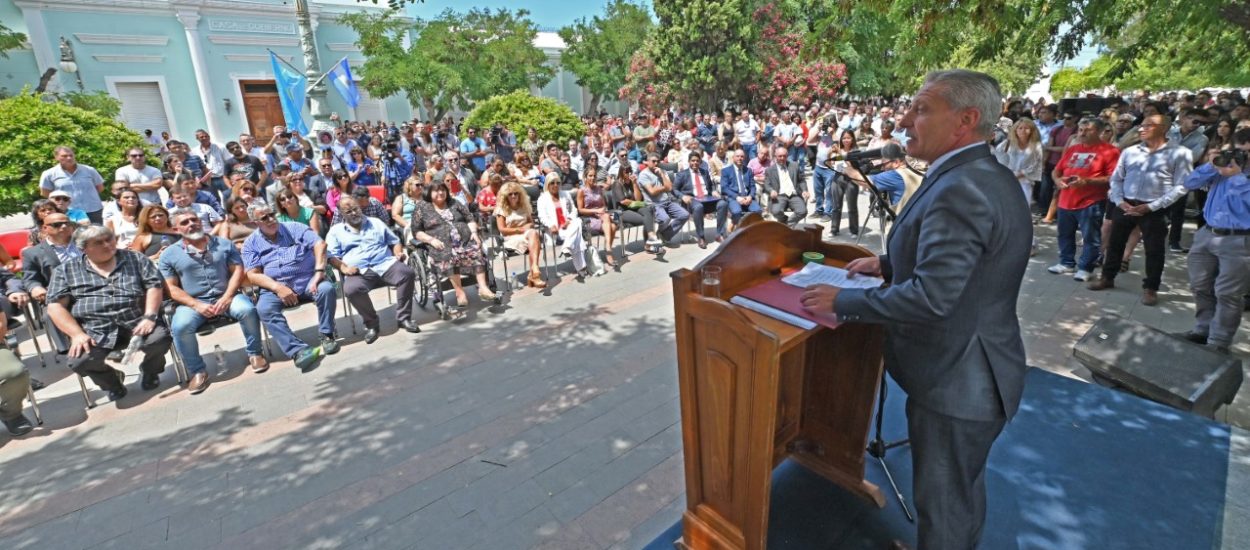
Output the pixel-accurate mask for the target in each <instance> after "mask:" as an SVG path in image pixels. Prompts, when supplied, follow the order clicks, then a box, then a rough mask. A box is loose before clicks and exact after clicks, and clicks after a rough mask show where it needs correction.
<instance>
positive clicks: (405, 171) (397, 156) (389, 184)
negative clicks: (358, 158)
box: [382, 138, 412, 199]
mask: <svg viewBox="0 0 1250 550" xmlns="http://www.w3.org/2000/svg"><path fill="white" fill-rule="evenodd" d="M405 153H407V154H405ZM411 154H412V153H408V152H407V151H404V150H403V149H401V148H400V147H399V140H398V139H395V138H391V139H387V140H386V144H385V146H384V148H383V153H382V176H383V179H384V180H385V181H386V196H387V198H388V199H390V198H394V197H396V196H398V195H399V194H401V193H403V187H404V180H406V179H408V176H411V175H412V161H411V160H409V157H410V156H411Z"/></svg>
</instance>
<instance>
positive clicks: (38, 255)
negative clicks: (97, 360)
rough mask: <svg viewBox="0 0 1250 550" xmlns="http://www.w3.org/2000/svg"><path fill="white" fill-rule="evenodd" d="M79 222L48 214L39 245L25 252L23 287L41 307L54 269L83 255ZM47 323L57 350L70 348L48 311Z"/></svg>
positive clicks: (41, 231) (44, 301)
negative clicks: (77, 234)
mask: <svg viewBox="0 0 1250 550" xmlns="http://www.w3.org/2000/svg"><path fill="white" fill-rule="evenodd" d="M76 225H77V224H74V223H70V221H69V217H68V216H66V215H65V214H48V215H47V216H44V218H43V227H41V228H40V235H41V236H42V237H43V238H42V239H40V240H39V244H37V245H35V246H32V247H29V248H27V249H25V250H23V251H22V289H23V290H25V291H26V293H27V294H29V295H30V298H31V299H32V300H34V302H35V304H36V305H37V310H42V308H43V306H45V305H47V304H46V298H47V296H48V285H49V284H50V283H51V281H52V271H53V270H55V269H56V267H57V266H59V265H61V263H63V262H66V261H69V260H72V259H74V258H77V257H79V256H81V255H82V251H81V250H79V249H78V247H77V246H75V245H74V242H73V237H74V229H75V226H76ZM43 316H44V321H45V323H44V326H46V327H48V336H49V337H50V338H51V339H52V345H53V346H54V347H55V348H56V350H57V351H58V352H64V351H66V350H68V349H69V342H68V341H67V340H66V339H65V336H64V335H63V334H61V331H59V330H57V329H56V327H55V326H53V325H52V323H51V322H50V321H49V320H48V319H47V313H46V311H45V312H44V314H43Z"/></svg>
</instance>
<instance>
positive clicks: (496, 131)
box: [490, 122, 503, 145]
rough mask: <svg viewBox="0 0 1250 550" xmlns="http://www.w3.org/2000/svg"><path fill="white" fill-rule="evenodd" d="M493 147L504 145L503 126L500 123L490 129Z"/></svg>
mask: <svg viewBox="0 0 1250 550" xmlns="http://www.w3.org/2000/svg"><path fill="white" fill-rule="evenodd" d="M490 143H491V145H499V144H501V143H503V125H502V124H499V123H498V122H496V123H495V125H494V126H492V127H491V128H490Z"/></svg>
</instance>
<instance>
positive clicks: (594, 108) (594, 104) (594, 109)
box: [585, 94, 603, 115]
mask: <svg viewBox="0 0 1250 550" xmlns="http://www.w3.org/2000/svg"><path fill="white" fill-rule="evenodd" d="M602 100H603V98H602V97H600V96H599V94H590V108H589V109H587V110H586V113H585V114H589V115H597V114H599V102H600V101H602Z"/></svg>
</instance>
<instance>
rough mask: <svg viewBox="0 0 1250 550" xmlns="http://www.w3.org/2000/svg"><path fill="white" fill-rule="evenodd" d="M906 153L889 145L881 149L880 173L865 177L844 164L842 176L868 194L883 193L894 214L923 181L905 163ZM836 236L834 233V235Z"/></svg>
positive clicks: (849, 165) (898, 147) (849, 164)
mask: <svg viewBox="0 0 1250 550" xmlns="http://www.w3.org/2000/svg"><path fill="white" fill-rule="evenodd" d="M906 158H907V153H906V152H904V151H903V147H902V146H900V145H898V144H896V143H891V144H887V145H886V146H885V147H882V148H881V160H882V161H883V162H882V164H881V171H880V172H878V173H876V174H872V175H869V176H865V175H864V174H863V173H861V172H860V171H859V170H857V169H856V168H855V167H854V166H852V165H851V163H849V162H848V163H846V167H845V168H843V173H842V175H843V176H844V177H845V178H847V179H848V180H850V181H851V182H852V183H854V184H855V185H858V186H860V187H862V188H864V190H866V191H868V192H869V193H884V194H886V195H887V196H888V197H889V203H890V208H892V209H893V210H894V211H895V212H896V213H897V212H899V211H900V210H902V208H903V207H904V206H906V205H907V199H909V198H911V194H912V193H914V192H915V191H916V188H917V187H920V182H921V180H922V179H923V178H922V177H921V176H920V174H917V173H915V172H913V171H912V169H911V168H910V167H908V166H907V163H906V162H905V160H906ZM835 235H836V233H835Z"/></svg>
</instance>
